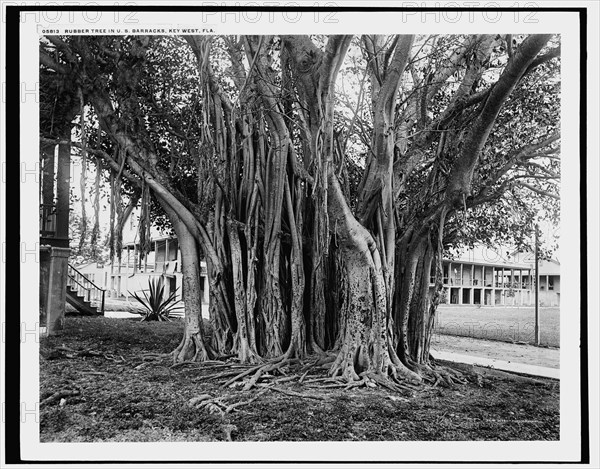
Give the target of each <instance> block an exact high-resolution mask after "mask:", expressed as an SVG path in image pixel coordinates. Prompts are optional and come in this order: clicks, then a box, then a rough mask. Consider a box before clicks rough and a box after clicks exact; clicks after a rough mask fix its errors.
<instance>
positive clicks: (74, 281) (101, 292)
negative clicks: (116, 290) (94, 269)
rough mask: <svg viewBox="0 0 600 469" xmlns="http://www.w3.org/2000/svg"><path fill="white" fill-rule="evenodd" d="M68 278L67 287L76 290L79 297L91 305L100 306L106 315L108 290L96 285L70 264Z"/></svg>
mask: <svg viewBox="0 0 600 469" xmlns="http://www.w3.org/2000/svg"><path fill="white" fill-rule="evenodd" d="M67 277H68V278H67V287H70V288H71V289H72V290H74V291H75V292H76V293H77V295H79V296H81V297H83V299H84V300H85V301H89V302H90V303H91V304H95V305H98V304H99V305H100V312H101V314H104V297H105V294H106V290H105V289H104V288H101V287H99V286H98V285H96V284H95V283H94V282H92V281H91V280H90V279H89V278H87V277H86V276H85V275H84V274H83V273H81V272H80V271H79V270H77V269H76V268H75V267H74V266H72V265H71V264H69V267H68V270H67Z"/></svg>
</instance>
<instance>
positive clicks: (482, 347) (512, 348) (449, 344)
mask: <svg viewBox="0 0 600 469" xmlns="http://www.w3.org/2000/svg"><path fill="white" fill-rule="evenodd" d="M431 348H432V349H433V350H437V351H441V352H453V353H460V354H463V355H471V356H475V357H484V358H490V359H496V360H504V361H509V362H513V363H523V364H526V365H536V366H543V367H547V368H560V349H557V348H546V347H535V346H533V345H521V344H512V343H509V342H500V341H495V340H481V339H473V338H470V337H457V336H451V335H441V334H435V335H434V336H433V338H432V342H431Z"/></svg>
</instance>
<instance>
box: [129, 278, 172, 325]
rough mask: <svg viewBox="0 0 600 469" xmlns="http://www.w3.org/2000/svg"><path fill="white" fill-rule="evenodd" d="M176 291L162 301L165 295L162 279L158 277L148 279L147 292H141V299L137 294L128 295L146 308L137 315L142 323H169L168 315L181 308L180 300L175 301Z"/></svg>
mask: <svg viewBox="0 0 600 469" xmlns="http://www.w3.org/2000/svg"><path fill="white" fill-rule="evenodd" d="M177 290H178V289H177ZM177 290H175V291H172V292H171V293H170V294H169V296H168V297H167V298H166V299H163V298H164V295H165V285H164V279H163V278H162V277H158V278H149V279H148V290H142V294H143V295H144V297H143V298H142V297H141V296H140V295H138V293H137V292H136V293H132V292H129V294H130V295H131V296H133V297H134V298H135V299H136V300H138V301H139V302H140V303H141V304H142V305H143V306H144V308H146V311H142V312H140V313H138V314H140V315H142V319H141V320H142V321H170V319H169V316H170V314H171V313H173V312H175V311H176V310H179V309H180V308H181V305H180V304H179V303H181V300H177V299H176V293H177Z"/></svg>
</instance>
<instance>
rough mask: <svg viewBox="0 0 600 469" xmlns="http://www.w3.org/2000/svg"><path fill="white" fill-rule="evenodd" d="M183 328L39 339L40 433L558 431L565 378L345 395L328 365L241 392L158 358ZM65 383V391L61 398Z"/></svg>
mask: <svg viewBox="0 0 600 469" xmlns="http://www.w3.org/2000/svg"><path fill="white" fill-rule="evenodd" d="M182 328H183V323H182V322H181V321H178V320H177V321H176V322H172V323H141V322H139V321H136V320H132V319H108V318H103V317H96V318H85V317H70V318H67V320H66V329H65V331H64V332H63V333H61V334H60V335H58V336H53V337H51V338H44V339H42V341H41V344H40V352H41V357H40V397H41V400H42V403H41V405H40V417H41V422H40V432H41V433H40V435H41V436H40V437H41V440H42V441H63V442H66V441H219V440H228V439H232V440H234V441H343V440H352V441H363V440H419V441H424V440H557V439H558V438H559V386H558V381H554V380H547V379H539V380H520V381H514V378H511V379H507V376H510V375H507V374H504V375H503V374H499V375H496V376H494V375H492V376H489V377H488V376H487V375H486V374H485V372H484V373H483V374H484V376H485V378H481V376H479V377H478V378H477V380H475V382H473V383H468V384H464V385H457V386H455V387H453V388H441V387H432V386H423V387H422V388H421V389H419V390H407V391H404V392H402V393H390V392H388V391H386V390H384V389H381V388H379V387H377V388H366V389H365V388H357V389H353V390H348V391H343V390H340V389H339V388H326V387H323V384H319V382H316V381H313V380H319V379H322V377H324V376H325V370H314V371H311V372H310V373H309V375H308V376H307V377H306V379H305V380H304V381H303V383H302V384H300V383H299V382H298V381H299V379H298V378H299V377H298V376H296V377H295V378H293V377H289V378H288V377H285V376H281V377H279V376H278V377H275V378H277V379H278V380H279V381H281V383H278V384H277V385H276V386H277V388H278V392H275V390H273V389H271V388H269V389H265V388H262V387H261V386H260V382H259V387H258V389H254V390H251V391H242V390H240V386H238V385H239V384H240V383H236V384H234V386H233V388H231V387H227V388H223V387H221V384H222V383H223V381H224V380H212V379H210V376H215V368H212V369H211V368H210V367H211V366H213V367H218V366H219V365H214V364H213V365H208V366H206V365H205V366H203V367H201V366H197V365H193V366H179V367H176V368H172V367H171V366H170V365H171V363H170V362H169V361H168V360H154V361H153V359H152V355H151V354H152V353H164V352H170V351H171V350H172V349H173V348H174V347H175V346H176V345H177V344H178V343H179V340H180V337H181V332H182ZM221 366H222V365H221ZM217 371H218V368H217ZM217 374H218V373H217ZM273 378H274V377H273V376H270V377H269V376H265V379H266V380H269V379H271V380H272V379H273ZM286 380H287V381H286ZM321 383H323V381H321ZM61 391H62V392H63V395H62V396H63V397H61V398H57V397H56V396H60V395H57V394H56V393H58V392H61ZM69 392H70V393H71V394H73V395H70V396H69V395H67V394H68V393H69ZM285 393H299V394H300V395H301V396H302V397H299V396H297V395H295V396H290V395H288V394H285ZM202 395H208V396H209V397H212V398H214V397H222V399H223V400H226V403H227V404H228V405H229V404H232V403H233V404H235V403H238V402H242V401H246V400H249V399H252V398H256V400H255V401H254V402H252V403H251V404H249V405H245V406H243V407H240V408H239V411H232V412H229V413H223V412H222V411H220V410H219V409H218V408H215V406H212V407H211V406H210V405H209V406H206V407H203V408H199V407H198V406H196V405H191V403H192V402H194V401H190V400H191V399H193V398H195V397H197V396H202ZM205 397H206V396H205ZM200 399H202V397H201V398H200ZM44 400H46V402H45V401H44ZM196 400H198V399H196Z"/></svg>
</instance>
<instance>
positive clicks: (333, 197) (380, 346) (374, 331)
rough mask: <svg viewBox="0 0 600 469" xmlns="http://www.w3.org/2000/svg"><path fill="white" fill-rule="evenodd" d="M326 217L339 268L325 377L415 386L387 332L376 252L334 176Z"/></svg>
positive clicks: (414, 376) (384, 296) (384, 295)
mask: <svg viewBox="0 0 600 469" xmlns="http://www.w3.org/2000/svg"><path fill="white" fill-rule="evenodd" d="M328 211H329V218H330V220H331V225H332V226H335V227H336V239H337V241H338V244H339V247H340V249H341V252H342V255H343V258H344V266H345V271H346V275H345V294H344V305H343V306H342V309H341V314H342V315H343V316H344V318H343V320H342V330H341V331H340V346H341V348H340V350H339V353H338V355H337V358H336V360H335V361H334V363H333V365H332V367H331V369H330V374H332V375H337V374H341V375H342V377H343V378H344V379H345V380H347V381H349V382H351V381H356V380H359V379H361V377H362V378H363V379H373V380H376V381H382V380H386V379H387V378H388V376H390V375H391V376H392V377H394V378H396V379H408V380H411V381H416V382H419V381H420V380H421V378H420V376H419V375H417V374H415V373H413V372H412V371H410V370H409V369H407V368H406V367H405V366H404V365H403V364H402V363H401V362H400V360H399V358H398V356H397V355H396V352H395V350H394V347H393V343H392V342H391V337H390V334H388V325H389V323H388V322H389V320H390V317H389V315H388V312H389V311H390V310H391V308H388V305H387V302H388V299H387V290H386V286H385V278H384V273H383V270H382V262H381V254H380V253H379V251H378V250H377V247H376V243H375V241H374V240H373V237H372V236H371V235H370V234H369V232H368V231H367V230H366V229H365V228H364V227H363V226H362V225H361V224H360V223H358V221H357V220H356V219H355V218H354V217H353V216H352V214H351V212H350V209H349V208H348V206H347V203H346V201H345V199H344V196H343V193H342V189H341V187H340V185H339V182H338V180H337V177H336V176H335V174H334V173H333V171H332V172H330V176H329V206H328Z"/></svg>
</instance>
